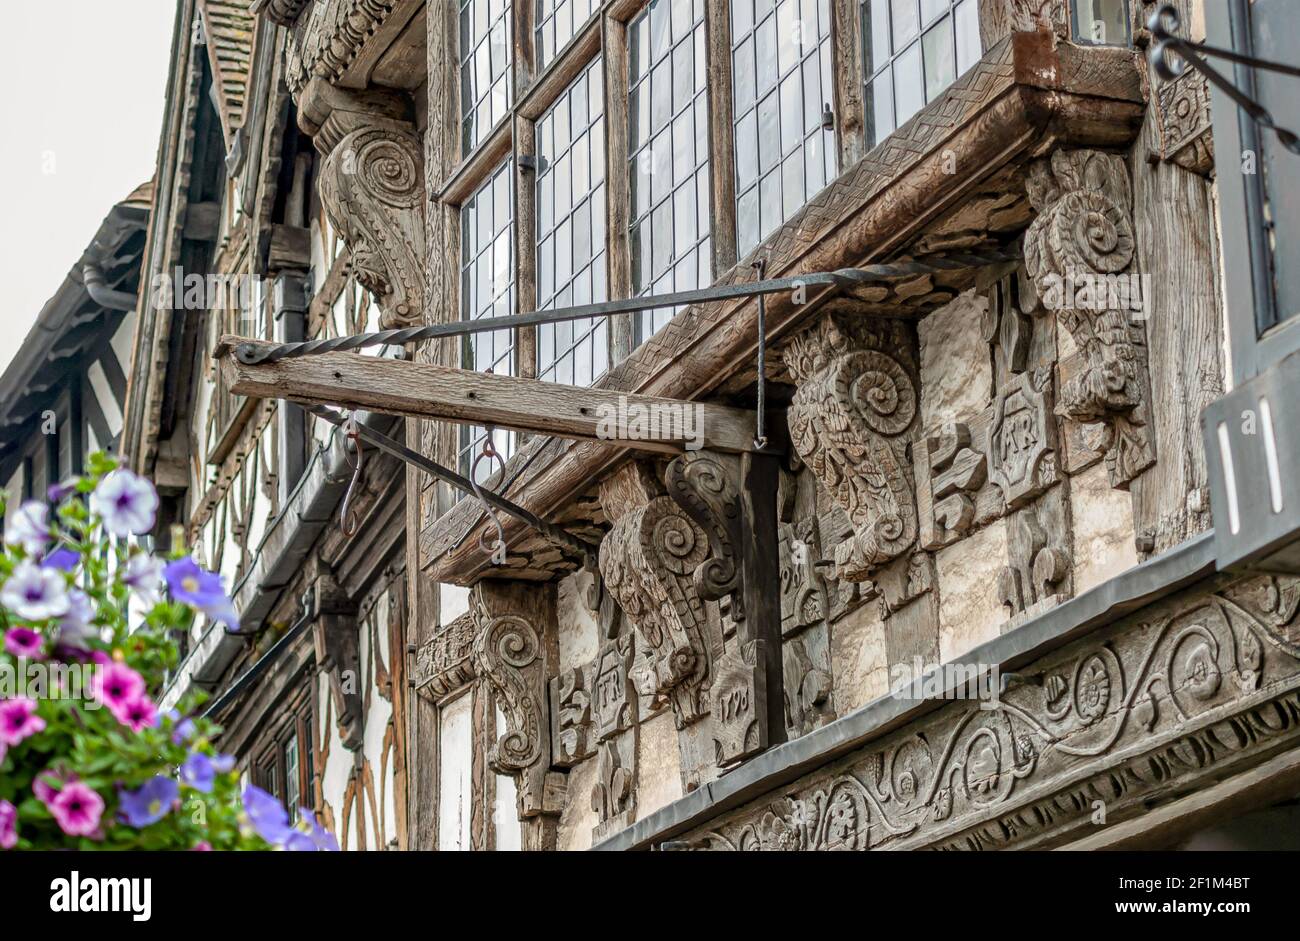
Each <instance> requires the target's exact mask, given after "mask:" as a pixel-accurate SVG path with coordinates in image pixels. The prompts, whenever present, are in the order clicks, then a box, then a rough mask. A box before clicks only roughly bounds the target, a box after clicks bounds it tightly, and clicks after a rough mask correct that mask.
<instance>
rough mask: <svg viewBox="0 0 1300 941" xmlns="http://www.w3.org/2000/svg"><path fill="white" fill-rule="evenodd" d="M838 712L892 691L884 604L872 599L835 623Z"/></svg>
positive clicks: (833, 681) (833, 684)
mask: <svg viewBox="0 0 1300 941" xmlns="http://www.w3.org/2000/svg"><path fill="white" fill-rule="evenodd" d="M830 630H831V690H832V696H833V697H834V701H835V714H836V715H839V716H844V715H848V714H849V713H850V712H852V711H853V710H855V709H858V708H859V707H861V706H864V705H866V704H867V703H869V702H871V701H872V700H873V699H877V698H878V697H880V696H883V695H885V693H887V692H888V691H889V659H888V657H887V655H886V653H885V625H884V623H883V622H882V621H881V619H880V606H879V605H878V604H875V603H874V602H868V603H866V604H864V605H862V606H861V607H858V608H856V609H855V610H853V611H851V612H849V613H848V614H846V615H845V616H844V617H843V618H841V619H840V620H838V621H836V622H835V623H834V624H832V625H831V629H830Z"/></svg>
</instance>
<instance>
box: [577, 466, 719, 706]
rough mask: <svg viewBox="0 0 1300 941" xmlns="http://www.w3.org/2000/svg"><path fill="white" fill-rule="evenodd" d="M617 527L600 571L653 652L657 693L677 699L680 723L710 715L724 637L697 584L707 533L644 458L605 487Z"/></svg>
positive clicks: (706, 551)
mask: <svg viewBox="0 0 1300 941" xmlns="http://www.w3.org/2000/svg"><path fill="white" fill-rule="evenodd" d="M601 502H602V504H603V505H604V508H605V512H606V513H607V514H608V515H609V516H610V518H611V519H613V520H614V526H613V528H612V529H611V530H610V531H609V533H608V534H607V535H606V536H605V538H604V540H603V541H602V542H601V547H600V571H601V575H602V576H603V577H604V579H605V585H606V587H607V589H608V590H609V592H610V593H611V594H612V595H613V596H614V598H615V600H617V601H618V604H619V606H620V607H621V608H622V609H623V613H624V614H625V615H626V616H627V618H628V620H629V621H631V623H632V624H633V625H634V627H635V628H636V630H637V632H638V634H640V636H641V638H642V640H643V641H644V643H645V646H646V648H647V649H648V652H649V653H650V654H651V656H652V662H651V671H652V676H651V677H650V680H651V682H652V685H653V688H654V693H655V694H656V695H658V696H662V697H665V698H667V699H668V700H670V701H671V702H672V706H673V714H674V716H675V717H676V720H677V725H678V728H682V727H683V726H685V725H688V724H690V723H692V722H695V721H698V720H699V719H701V718H702V717H703V716H704V715H706V714H707V713H708V697H707V692H708V688H709V684H710V680H711V677H712V660H713V655H714V650H715V647H716V644H717V641H716V640H715V638H719V637H720V627H719V624H718V615H717V612H716V610H712V609H710V608H709V607H708V606H707V605H706V604H705V602H704V599H703V598H702V597H701V596H700V594H699V591H698V590H697V588H696V581H695V574H696V572H697V571H699V570H700V567H701V566H703V565H704V564H705V563H706V561H707V560H708V559H709V551H710V548H709V542H708V537H707V535H706V534H705V532H704V530H703V529H701V528H700V527H699V525H698V524H697V523H695V522H694V521H693V520H692V519H691V518H690V517H688V516H687V515H686V513H685V512H684V511H683V510H682V508H681V507H680V506H679V505H678V504H677V503H676V502H675V501H674V500H673V499H672V498H671V497H668V496H664V495H662V491H661V490H660V488H659V485H658V481H657V479H656V478H655V477H654V475H653V472H652V471H651V470H650V469H648V468H647V467H645V466H644V465H640V464H637V463H629V464H627V465H625V466H624V467H623V468H621V469H620V470H619V471H618V472H616V473H615V475H614V476H613V477H612V478H611V479H610V480H609V481H607V482H606V483H605V484H604V485H602V488H601Z"/></svg>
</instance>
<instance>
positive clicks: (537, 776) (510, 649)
mask: <svg viewBox="0 0 1300 941" xmlns="http://www.w3.org/2000/svg"><path fill="white" fill-rule="evenodd" d="M548 604H549V605H551V606H552V607H551V610H553V606H554V598H553V596H551V597H549V598H548V596H547V594H546V593H545V591H544V590H543V589H542V588H540V587H539V586H534V585H529V584H526V583H522V582H504V583H489V582H480V583H479V584H478V585H476V586H475V587H474V596H473V606H472V609H471V610H472V611H473V613H474V624H475V629H476V636H475V638H474V650H473V653H472V655H471V658H472V660H473V663H474V669H475V672H476V673H477V674H478V675H479V676H480V677H483V678H485V679H486V680H487V681H488V683H490V684H491V687H492V689H493V691H494V692H495V694H496V702H497V708H498V709H500V711H501V714H502V716H503V717H504V720H505V726H504V732H503V734H501V735H500V737H499V738H498V739H497V741H496V743H495V744H494V745H493V746H492V748H491V750H490V751H489V753H488V765H489V766H490V767H491V768H492V770H493V771H495V772H496V773H497V774H504V775H513V776H515V777H516V779H517V780H518V782H519V810H520V814H519V816H520V818H521V819H524V818H527V817H530V816H534V815H536V814H539V813H548V812H550V811H551V810H552V808H551V807H549V806H548V801H547V790H548V787H547V774H548V771H549V768H550V763H551V739H550V724H549V719H550V715H549V710H548V707H547V702H546V670H547V668H546V662H547V658H546V656H545V650H544V635H545V620H544V618H545V613H546V610H547V605H548ZM557 812H558V811H557Z"/></svg>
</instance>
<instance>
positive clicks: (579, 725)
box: [550, 667, 593, 768]
mask: <svg viewBox="0 0 1300 941" xmlns="http://www.w3.org/2000/svg"><path fill="white" fill-rule="evenodd" d="M589 672H590V671H589V668H588V667H574V668H573V669H571V670H565V671H564V672H563V673H561V674H560V675H559V676H554V677H551V684H550V685H551V737H552V742H551V749H552V752H551V764H553V765H555V767H557V768H570V767H572V766H573V765H576V764H577V763H578V762H580V761H582V760H583V759H584V758H589V757H591V755H592V754H593V748H592V746H593V742H592V737H591V693H590V691H589V689H588V687H587V685H586V682H585V681H586V680H587V679H588V677H589Z"/></svg>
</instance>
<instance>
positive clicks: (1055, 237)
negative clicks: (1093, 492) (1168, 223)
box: [1025, 150, 1155, 489]
mask: <svg viewBox="0 0 1300 941" xmlns="http://www.w3.org/2000/svg"><path fill="white" fill-rule="evenodd" d="M1027 186H1028V191H1029V201H1030V203H1031V204H1032V205H1033V207H1034V209H1035V210H1036V211H1037V212H1038V217H1037V218H1036V219H1035V220H1034V221H1033V223H1032V224H1031V225H1030V226H1029V230H1028V231H1027V232H1026V233H1025V268H1026V270H1027V271H1028V273H1029V276H1030V278H1031V279H1032V281H1033V287H1034V289H1035V291H1036V292H1037V295H1038V296H1037V301H1038V304H1040V305H1042V308H1040V309H1046V310H1055V311H1056V315H1057V318H1058V320H1059V322H1060V323H1061V324H1062V325H1063V326H1064V327H1065V328H1066V330H1068V331H1069V333H1070V335H1071V337H1073V339H1074V343H1075V346H1076V347H1078V350H1079V354H1080V357H1081V359H1082V363H1081V365H1080V366H1079V367H1078V371H1077V374H1075V375H1071V376H1069V378H1068V379H1065V381H1063V383H1062V385H1061V390H1060V397H1059V403H1058V405H1057V409H1056V411H1057V413H1058V414H1060V415H1063V416H1065V417H1067V418H1072V419H1074V420H1075V421H1079V422H1084V423H1092V422H1100V423H1102V425H1103V426H1104V429H1105V436H1104V440H1103V450H1104V451H1105V454H1106V465H1107V467H1108V468H1109V470H1110V482H1111V486H1113V487H1118V488H1120V489H1127V487H1128V485H1129V483H1130V482H1131V481H1132V480H1133V478H1135V477H1136V476H1137V475H1138V474H1139V473H1141V472H1142V471H1143V470H1145V469H1146V468H1147V467H1150V466H1151V464H1153V463H1154V462H1155V443H1154V441H1153V440H1152V438H1151V433H1150V429H1149V426H1148V418H1149V413H1150V392H1149V389H1148V377H1147V351H1146V334H1145V332H1144V330H1143V327H1142V324H1141V323H1140V322H1136V323H1135V322H1134V320H1133V319H1132V318H1133V312H1132V311H1130V310H1125V309H1122V306H1123V305H1114V306H1112V304H1111V301H1112V300H1113V299H1114V298H1116V297H1120V296H1125V297H1128V299H1129V300H1130V302H1131V301H1132V295H1131V293H1129V292H1130V291H1131V288H1130V283H1131V281H1132V277H1131V276H1132V271H1133V267H1134V261H1135V259H1136V245H1135V236H1134V230H1133V221H1132V206H1133V198H1132V189H1131V187H1130V185H1129V175H1128V169H1127V168H1126V167H1125V165H1124V160H1123V158H1122V157H1118V156H1115V155H1113V154H1105V153H1101V152H1099V151H1093V150H1073V151H1068V150H1057V151H1054V152H1053V153H1052V155H1051V157H1050V158H1044V159H1042V160H1039V161H1036V162H1035V163H1034V164H1032V165H1031V166H1030V173H1029V182H1028V184H1027ZM1119 278H1123V279H1124V280H1123V282H1122V283H1121V282H1120V281H1119V280H1118V279H1119ZM1121 289H1122V290H1121ZM1141 300H1142V302H1143V303H1145V302H1146V298H1141ZM1064 372H1065V370H1064V368H1063V373H1064Z"/></svg>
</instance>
